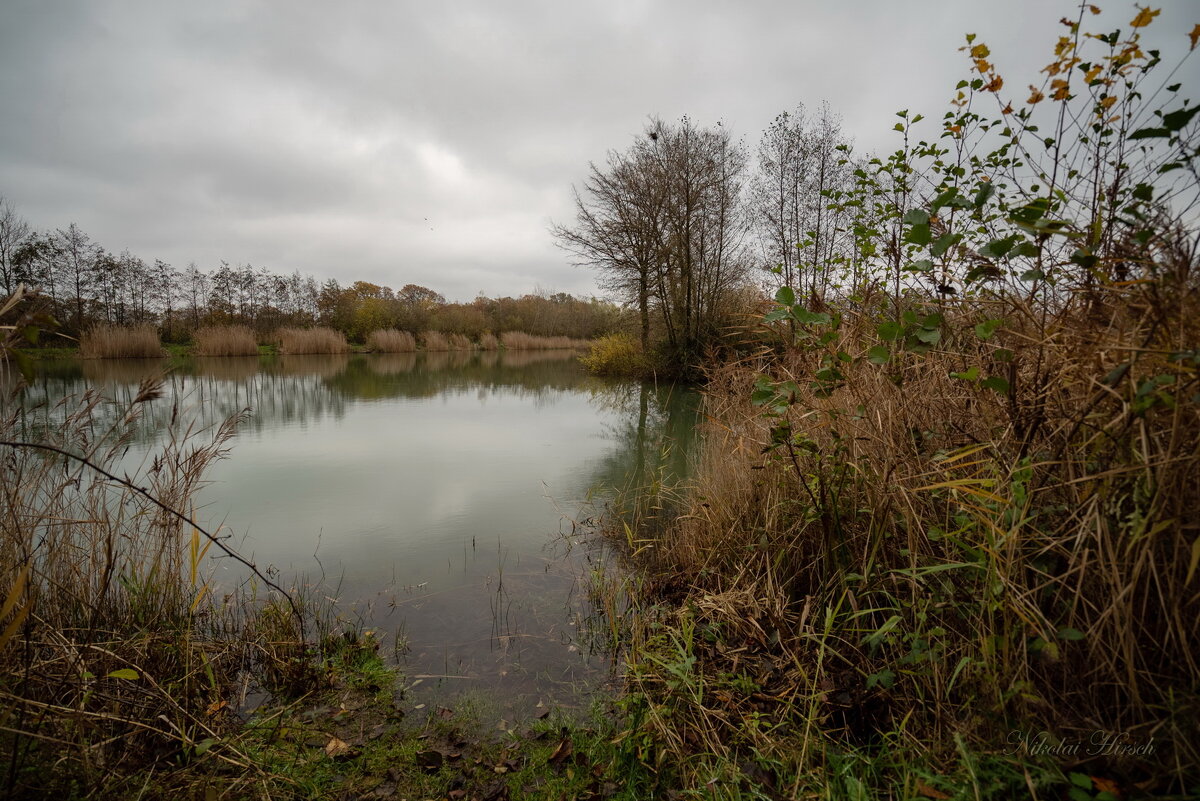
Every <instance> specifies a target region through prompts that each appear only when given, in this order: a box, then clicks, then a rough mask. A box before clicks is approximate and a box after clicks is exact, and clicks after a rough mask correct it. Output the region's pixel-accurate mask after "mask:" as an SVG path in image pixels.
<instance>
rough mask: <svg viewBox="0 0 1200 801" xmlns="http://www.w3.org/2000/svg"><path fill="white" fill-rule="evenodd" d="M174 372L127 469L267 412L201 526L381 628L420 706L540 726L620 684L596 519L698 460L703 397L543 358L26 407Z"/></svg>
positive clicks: (248, 434)
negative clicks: (468, 694)
mask: <svg viewBox="0 0 1200 801" xmlns="http://www.w3.org/2000/svg"><path fill="white" fill-rule="evenodd" d="M168 368H169V372H168V377H167V385H166V388H167V393H166V397H164V398H162V399H160V400H157V401H154V402H153V403H152V404H151V405H150V408H149V409H148V410H147V413H146V415H145V418H144V420H143V421H142V422H141V424H140V428H139V433H138V436H137V438H136V440H135V442H134V444H133V446H132V447H131V448H130V451H129V454H128V456H127V458H126V462H127V464H129V465H136V463H138V462H140V461H144V460H145V457H146V454H147V453H148V452H150V451H151V450H152V448H153V445H154V443H155V442H156V440H157V439H158V438H159V437H161V436H162V432H163V431H164V429H165V428H166V426H167V424H168V423H169V422H170V421H171V420H172V419H174V420H176V424H177V426H178V421H179V420H181V419H183V420H188V421H194V423H193V424H194V426H195V427H196V428H198V429H203V428H204V427H206V426H212V425H215V424H218V423H219V422H220V421H221V420H223V419H224V418H225V417H227V416H229V415H232V414H237V413H238V412H239V411H242V410H248V412H247V417H246V419H245V421H244V422H243V423H242V425H241V426H240V427H239V429H238V434H237V436H236V437H235V439H234V441H233V443H232V450H231V453H230V456H229V458H227V459H225V460H223V461H221V462H219V463H217V464H216V465H215V466H214V467H213V468H211V469H210V471H209V472H208V474H207V477H208V478H209V479H210V480H211V483H210V484H209V485H208V486H206V487H205V488H204V489H203V490H202V491H201V493H200V495H199V498H198V502H199V504H200V509H199V510H198V516H199V517H200V518H201V522H202V523H206V524H208V526H209V528H210V530H214V529H216V528H217V527H218V526H222V527H223V528H224V532H228V533H232V534H233V535H234V538H233V541H234V542H236V543H240V550H241V551H242V552H243V553H247V554H252V555H253V558H254V560H255V561H256V563H257V564H258V565H259V566H260V567H268V566H269V568H270V569H271V570H272V571H276V570H277V571H279V575H280V576H283V577H284V578H285V580H288V581H293V580H294V581H302V582H304V583H306V584H307V585H309V587H310V588H311V589H312V590H313V591H317V592H320V593H321V594H323V595H326V596H328V597H331V598H336V599H337V601H338V602H339V608H340V609H341V610H342V612H343V614H346V615H347V616H350V617H357V618H360V619H362V620H363V621H364V622H365V623H366V624H367V625H369V626H372V627H375V628H377V629H378V630H379V631H380V633H381V634H382V635H383V636H384V639H385V641H386V642H387V643H388V644H389V645H391V646H394V647H395V651H396V653H397V655H398V658H399V659H400V660H401V663H402V665H403V666H404V668H405V672H406V674H407V675H408V677H409V678H408V682H409V684H410V686H411V687H412V692H411V693H410V696H409V697H410V701H409V703H411V704H413V705H414V706H415V705H417V704H422V703H433V702H435V701H436V702H445V701H447V700H448V699H449V698H451V697H453V696H454V695H456V694H457V693H458V692H461V691H463V690H469V691H473V692H482V693H484V694H487V695H489V696H491V697H492V699H493V701H496V702H498V703H499V705H500V706H501V707H502V708H503V709H505V710H508V713H509V714H512V715H517V716H519V715H521V714H523V713H528V711H529V710H530V709H532V708H533V706H534V705H536V704H537V703H539V702H540V703H559V704H571V703H577V702H578V701H579V698H580V696H581V695H586V694H587V692H588V691H589V690H591V689H592V688H595V687H596V686H598V685H600V684H602V683H603V682H604V680H605V679H606V678H607V677H608V675H609V671H608V668H609V661H608V660H609V657H608V655H607V654H605V653H603V652H602V651H598V650H596V649H594V648H592V647H591V640H590V638H589V637H588V636H587V633H586V632H585V631H582V629H586V626H584V625H582V624H583V622H584V621H586V620H587V619H589V617H591V614H592V610H591V608H590V607H589V601H588V598H587V592H586V588H587V581H588V575H589V572H590V571H591V570H592V569H594V568H595V566H596V564H597V563H598V562H599V561H600V560H604V559H606V558H607V556H606V554H605V553H604V549H603V547H602V545H601V544H599V543H598V542H597V541H596V539H595V538H594V537H588V536H587V533H588V530H587V527H586V525H583V526H581V523H583V522H585V521H586V519H587V518H589V517H590V516H592V515H594V514H595V513H596V512H597V506H596V500H597V499H599V500H600V501H602V500H603V497H604V494H605V493H606V492H607V491H608V490H610V489H611V488H612V487H614V486H619V485H622V484H624V483H626V482H629V481H646V480H648V479H649V478H652V477H653V476H654V475H655V474H656V473H657V472H658V471H667V472H670V473H674V474H679V473H681V472H683V471H684V470H685V469H686V461H687V455H688V451H689V448H690V444H691V438H692V436H693V433H694V431H695V426H696V422H697V419H696V398H695V396H694V394H692V393H690V392H686V391H682V390H678V389H672V388H669V387H654V386H650V385H645V384H641V383H638V382H630V381H610V380H601V379H597V378H594V377H590V376H587V375H586V374H585V373H584V372H583V371H582V369H581V368H580V367H579V365H578V364H577V362H576V361H575V359H574V358H573V354H571V353H567V352H536V351H534V352H513V353H482V354H476V353H444V354H420V355H418V354H392V355H385V354H368V355H353V356H292V357H279V358H273V359H259V358H257V357H249V358H223V359H214V358H209V359H199V358H198V359H191V360H184V361H182V362H173V363H170V364H168V363H165V362H156V361H153V360H151V361H146V360H138V361H132V360H130V361H124V360H103V361H102V360H92V361H83V362H78V361H74V362H53V363H46V364H43V365H41V368H40V371H39V374H38V376H37V377H36V379H35V381H34V382H33V384H32V385H31V386H30V387H29V388H28V389H27V390H26V391H25V396H24V403H25V405H26V406H27V407H36V406H38V405H39V404H41V407H42V408H41V411H39V412H37V413H34V414H31V416H30V420H31V421H36V420H37V419H38V415H39V414H40V415H42V416H43V417H45V416H51V417H52V416H53V414H54V411H53V409H52V408H50V407H51V406H52V404H53V403H54V402H55V401H57V400H58V399H59V398H62V397H64V396H67V395H72V394H79V393H81V392H82V391H83V390H84V389H85V388H88V387H97V388H100V389H101V390H102V391H103V392H104V393H105V395H106V396H107V397H109V398H112V399H113V400H114V401H115V402H114V404H113V409H114V415H115V411H116V409H118V408H119V404H120V403H121V402H125V403H127V402H128V401H129V399H131V398H132V397H134V396H135V395H136V393H137V387H138V384H139V382H140V381H141V380H142V379H144V378H145V377H147V376H153V375H157V374H161V373H162V372H163V371H164V369H168ZM226 573H236V566H235V565H233V564H231V563H228V562H224V563H218V573H217V577H218V579H220V578H221V576H222V575H224V574H226ZM229 577H230V576H227V578H229Z"/></svg>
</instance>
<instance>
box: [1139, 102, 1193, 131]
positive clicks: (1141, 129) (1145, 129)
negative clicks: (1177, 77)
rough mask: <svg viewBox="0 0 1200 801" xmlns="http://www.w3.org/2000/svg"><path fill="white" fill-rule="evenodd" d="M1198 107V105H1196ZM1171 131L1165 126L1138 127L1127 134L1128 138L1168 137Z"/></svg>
mask: <svg viewBox="0 0 1200 801" xmlns="http://www.w3.org/2000/svg"><path fill="white" fill-rule="evenodd" d="M1197 108H1200V106H1197ZM1170 135H1171V132H1170V131H1169V130H1167V129H1166V128H1139V129H1137V130H1136V131H1134V132H1133V133H1131V134H1130V135H1129V138H1130V139H1159V138H1163V137H1168V136H1170Z"/></svg>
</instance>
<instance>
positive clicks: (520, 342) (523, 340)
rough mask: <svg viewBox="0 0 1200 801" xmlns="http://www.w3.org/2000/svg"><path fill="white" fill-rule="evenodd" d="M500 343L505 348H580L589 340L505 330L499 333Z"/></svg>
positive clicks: (586, 345)
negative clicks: (541, 335) (540, 335)
mask: <svg viewBox="0 0 1200 801" xmlns="http://www.w3.org/2000/svg"><path fill="white" fill-rule="evenodd" d="M500 344H502V345H503V346H504V347H505V349H507V350H554V349H576V350H581V349H583V348H586V347H588V345H589V344H590V342H589V341H588V340H585V339H572V338H571V337H539V336H533V335H532V334H526V333H525V332H523V331H505V332H504V333H503V334H501V335H500Z"/></svg>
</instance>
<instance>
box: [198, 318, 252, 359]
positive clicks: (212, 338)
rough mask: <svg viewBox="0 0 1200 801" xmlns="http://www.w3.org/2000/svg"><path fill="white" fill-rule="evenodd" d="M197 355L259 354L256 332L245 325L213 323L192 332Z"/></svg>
mask: <svg viewBox="0 0 1200 801" xmlns="http://www.w3.org/2000/svg"><path fill="white" fill-rule="evenodd" d="M192 341H193V342H194V343H195V345H194V346H193V348H192V352H193V353H194V354H195V355H197V356H257V355H258V343H257V342H255V340H254V332H253V331H251V330H250V329H249V328H248V327H247V326H244V325H212V326H205V327H203V328H198V329H196V332H195V333H194V334H192Z"/></svg>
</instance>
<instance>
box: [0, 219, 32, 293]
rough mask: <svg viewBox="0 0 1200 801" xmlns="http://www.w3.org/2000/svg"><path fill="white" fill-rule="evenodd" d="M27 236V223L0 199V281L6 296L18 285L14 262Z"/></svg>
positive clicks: (28, 234) (28, 231) (28, 232)
mask: <svg viewBox="0 0 1200 801" xmlns="http://www.w3.org/2000/svg"><path fill="white" fill-rule="evenodd" d="M29 236H30V228H29V223H27V222H26V221H25V220H24V218H22V217H21V216H20V215H19V214H17V211H16V209H14V208H13V207H12V204H11V203H9V202H8V201H7V200H5V199H4V198H3V197H0V281H2V282H3V283H4V292H5V293H6V294H9V293H12V291H13V290H15V289H16V288H17V284H18V283H20V281H18V280H17V276H16V271H17V268H16V264H15V263H14V260H15V258H16V254H17V251H18V250H20V248H21V246H22V245H24V244H25V243H26V242H27V241H28V239H29Z"/></svg>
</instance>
